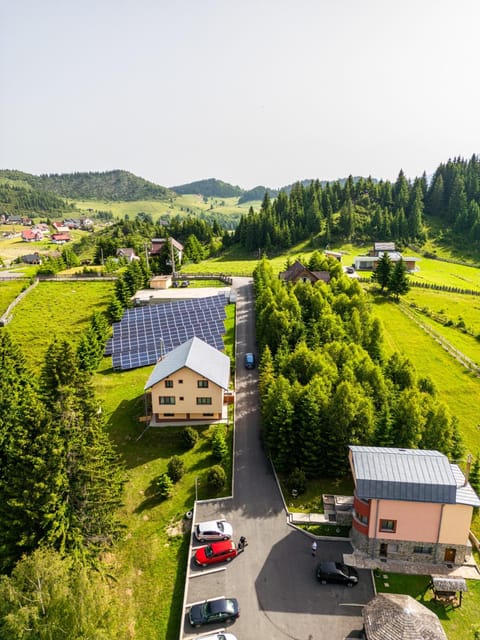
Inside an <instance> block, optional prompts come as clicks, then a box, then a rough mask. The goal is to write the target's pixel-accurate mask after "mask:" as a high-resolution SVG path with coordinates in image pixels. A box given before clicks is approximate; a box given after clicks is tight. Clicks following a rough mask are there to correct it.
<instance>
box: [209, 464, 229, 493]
mask: <svg viewBox="0 0 480 640" xmlns="http://www.w3.org/2000/svg"><path fill="white" fill-rule="evenodd" d="M207 481H208V484H209V485H210V486H211V487H213V488H214V489H217V490H219V489H223V487H224V486H225V483H226V482H227V474H226V473H225V471H224V469H223V467H221V466H220V465H219V464H216V465H215V466H213V467H211V468H210V469H209V471H208V474H207Z"/></svg>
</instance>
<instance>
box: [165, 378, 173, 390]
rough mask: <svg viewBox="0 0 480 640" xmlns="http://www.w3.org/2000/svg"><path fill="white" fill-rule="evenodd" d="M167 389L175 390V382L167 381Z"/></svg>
mask: <svg viewBox="0 0 480 640" xmlns="http://www.w3.org/2000/svg"><path fill="white" fill-rule="evenodd" d="M165 388H166V389H173V380H165Z"/></svg>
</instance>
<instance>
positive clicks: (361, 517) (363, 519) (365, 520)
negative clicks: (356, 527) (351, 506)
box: [355, 511, 368, 524]
mask: <svg viewBox="0 0 480 640" xmlns="http://www.w3.org/2000/svg"><path fill="white" fill-rule="evenodd" d="M355 518H356V519H357V520H358V521H359V522H361V523H362V524H368V518H367V516H364V515H362V514H361V513H358V511H355Z"/></svg>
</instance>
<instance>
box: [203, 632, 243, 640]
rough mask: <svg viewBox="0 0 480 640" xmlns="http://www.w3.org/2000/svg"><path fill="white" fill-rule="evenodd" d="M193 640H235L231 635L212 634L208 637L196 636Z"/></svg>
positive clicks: (235, 637)
mask: <svg viewBox="0 0 480 640" xmlns="http://www.w3.org/2000/svg"><path fill="white" fill-rule="evenodd" d="M195 640H237V636H234V635H233V633H212V634H211V635H210V634H208V636H198V637H197V638H195Z"/></svg>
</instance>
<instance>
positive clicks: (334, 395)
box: [254, 253, 462, 487]
mask: <svg viewBox="0 0 480 640" xmlns="http://www.w3.org/2000/svg"><path fill="white" fill-rule="evenodd" d="M312 257H313V256H312ZM316 260H317V261H318V265H316V266H317V267H321V268H322V269H324V270H329V271H330V274H331V281H330V284H329V285H326V284H325V283H323V282H320V281H319V282H317V283H315V284H314V285H312V284H310V283H309V282H307V283H303V282H299V283H297V284H296V285H291V284H288V285H286V284H285V283H284V282H283V281H281V280H279V279H278V276H277V274H276V273H275V274H274V273H273V272H272V269H271V267H270V265H269V263H268V261H266V260H262V261H261V262H260V263H259V265H258V266H257V268H256V270H255V274H254V280H255V291H256V322H257V328H256V336H257V342H258V345H259V351H260V353H261V354H262V355H261V360H260V367H259V370H260V394H261V408H262V434H263V441H264V444H265V447H266V449H267V451H268V453H269V455H270V456H271V458H272V460H273V462H274V463H275V466H276V468H277V469H278V470H279V471H280V472H282V473H283V474H285V475H287V476H289V475H291V474H294V476H295V484H296V485H297V487H298V474H299V473H300V474H303V475H304V476H305V477H306V478H309V477H323V476H334V477H339V476H341V475H343V474H345V473H346V472H347V469H348V462H347V451H348V445H351V444H360V445H372V446H386V447H387V446H396V447H405V448H425V449H437V450H440V451H442V452H444V453H445V454H447V455H449V456H451V457H453V458H454V459H459V458H461V451H462V444H461V441H460V437H459V434H458V430H457V425H456V421H455V418H454V417H453V416H451V415H450V413H449V410H448V408H447V406H446V405H445V404H443V403H442V402H440V400H439V398H438V396H437V393H436V391H435V385H434V384H433V382H432V380H430V379H428V378H418V376H417V375H416V373H415V371H414V368H413V366H412V364H411V363H410V362H409V361H408V360H407V359H406V358H405V357H403V356H402V355H401V354H398V353H395V354H394V355H393V356H392V357H390V358H388V359H387V358H385V356H384V352H383V347H382V331H381V326H380V323H379V321H378V319H376V318H373V316H372V315H371V313H370V311H369V307H368V302H367V297H366V295H365V294H364V293H363V291H362V289H361V286H360V285H359V283H358V282H357V281H356V280H352V279H349V278H347V277H345V276H344V275H342V273H341V269H339V267H338V262H336V261H335V260H333V259H327V258H325V257H322V256H321V255H320V254H319V253H318V255H317V256H316Z"/></svg>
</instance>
